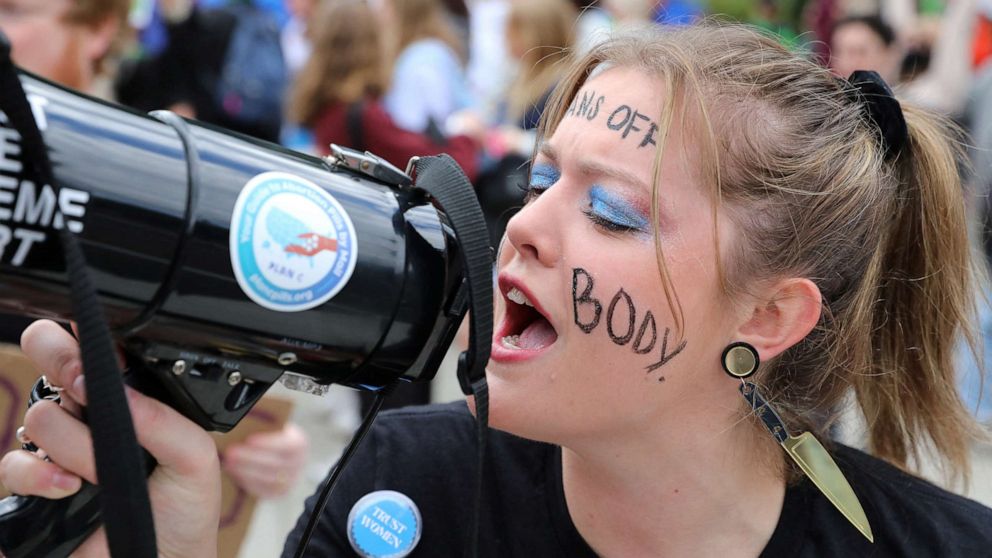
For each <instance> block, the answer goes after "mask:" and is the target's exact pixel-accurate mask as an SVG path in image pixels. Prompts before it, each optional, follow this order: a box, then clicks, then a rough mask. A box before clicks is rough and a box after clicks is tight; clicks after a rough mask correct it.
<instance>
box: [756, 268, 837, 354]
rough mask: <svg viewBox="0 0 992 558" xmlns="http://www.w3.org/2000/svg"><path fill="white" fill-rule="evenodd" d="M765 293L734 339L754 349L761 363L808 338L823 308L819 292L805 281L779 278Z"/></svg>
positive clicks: (812, 284)
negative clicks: (736, 338) (748, 344)
mask: <svg viewBox="0 0 992 558" xmlns="http://www.w3.org/2000/svg"><path fill="white" fill-rule="evenodd" d="M765 292H766V293H767V295H766V296H763V297H761V298H760V299H758V300H757V301H755V302H754V305H753V306H752V307H751V308H750V310H751V316H750V318H748V320H747V321H746V322H744V323H743V324H741V326H740V328H738V330H737V336H738V340H740V341H745V342H747V343H750V344H751V345H752V346H753V347H754V348H755V349H757V350H758V354H759V355H760V358H761V360H762V361H767V360H769V359H772V358H775V357H776V356H778V355H780V354H782V352H783V351H785V350H786V349H788V348H789V347H791V346H793V345H795V344H796V343H798V342H799V341H801V340H802V339H803V338H804V337H806V336H807V335H809V332H810V331H812V330H813V328H814V327H815V326H816V324H817V322H818V321H819V320H820V312H821V311H822V308H823V306H822V297H821V296H820V289H819V288H818V287H817V286H816V284H814V283H813V282H812V281H810V280H809V279H805V278H790V279H783V280H781V281H778V282H776V283H775V284H774V285H773V286H772V287H770V288H769V289H767V290H766V291H765Z"/></svg>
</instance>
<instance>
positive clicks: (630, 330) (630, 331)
mask: <svg viewBox="0 0 992 558" xmlns="http://www.w3.org/2000/svg"><path fill="white" fill-rule="evenodd" d="M621 298H622V299H624V300H625V301H626V302H627V332H626V333H624V334H623V335H617V334H616V333H614V331H613V311H614V310H615V309H616V307H617V303H618V302H620V299H621ZM636 319H637V309H635V308H634V301H633V300H631V299H630V295H629V294H627V291H625V290H623V288H621V289H620V290H619V291H617V294H615V295H614V296H613V300H611V301H610V307H609V309H608V310H607V311H606V333H607V335H609V336H610V339H612V340H613V342H614V343H616V344H617V345H620V346H621V347H622V346H624V345H626V344H627V343H629V342H630V340H631V339H633V337H634V321H635V320H636ZM634 352H635V353H636V352H637V351H636V350H635V351H634Z"/></svg>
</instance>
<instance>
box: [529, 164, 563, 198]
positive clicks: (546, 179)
mask: <svg viewBox="0 0 992 558" xmlns="http://www.w3.org/2000/svg"><path fill="white" fill-rule="evenodd" d="M560 178H561V171H560V170H558V168H557V167H554V166H552V165H549V164H547V163H534V165H533V166H532V167H531V169H530V180H529V181H528V183H527V196H526V198H525V201H527V202H529V201H531V200H532V199H534V198H536V197H537V196H540V195H541V194H542V193H543V192H544V191H545V190H547V189H548V188H550V187H552V186H554V185H555V183H557V182H558V180H559V179H560Z"/></svg>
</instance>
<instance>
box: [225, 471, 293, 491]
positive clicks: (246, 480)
mask: <svg viewBox="0 0 992 558" xmlns="http://www.w3.org/2000/svg"><path fill="white" fill-rule="evenodd" d="M228 474H229V475H230V476H231V478H232V479H233V480H234V482H235V483H236V484H237V485H238V486H239V487H241V489H242V490H244V491H245V492H247V493H249V494H251V495H252V496H259V497H262V498H274V497H277V496H282V495H283V494H285V493H286V492H287V491H288V490H289V487H290V486H291V485H292V479H289V478H288V477H276V476H273V475H264V474H258V473H257V472H254V471H228Z"/></svg>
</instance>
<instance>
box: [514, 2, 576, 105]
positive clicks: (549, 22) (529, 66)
mask: <svg viewBox="0 0 992 558" xmlns="http://www.w3.org/2000/svg"><path fill="white" fill-rule="evenodd" d="M577 16H578V14H577V12H576V10H575V5H574V4H573V3H572V2H571V1H570V0H513V2H512V3H511V5H510V13H509V15H508V16H507V20H506V27H507V39H508V41H516V42H517V44H518V45H519V46H520V47H521V49H522V50H523V51H524V55H523V58H521V60H520V72H519V73H517V75H516V77H515V79H514V80H513V82H512V83H511V84H510V87H509V89H508V91H507V96H506V98H507V116H508V118H509V120H511V121H517V120H519V119H521V118H523V116H524V114H526V113H527V110H528V109H529V108H530V107H531V106H533V105H534V104H535V103H536V102H537V101H539V100H540V99H541V97H542V96H543V95H544V94H545V93H547V91H548V90H549V89H551V87H552V86H553V85H554V84H555V82H556V81H557V80H558V77H559V76H561V74H562V72H563V71H564V68H563V66H562V63H563V62H564V60H565V59H566V58H567V57H568V55H569V52H570V50H571V48H572V46H573V43H574V42H575V20H576V17H577Z"/></svg>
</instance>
